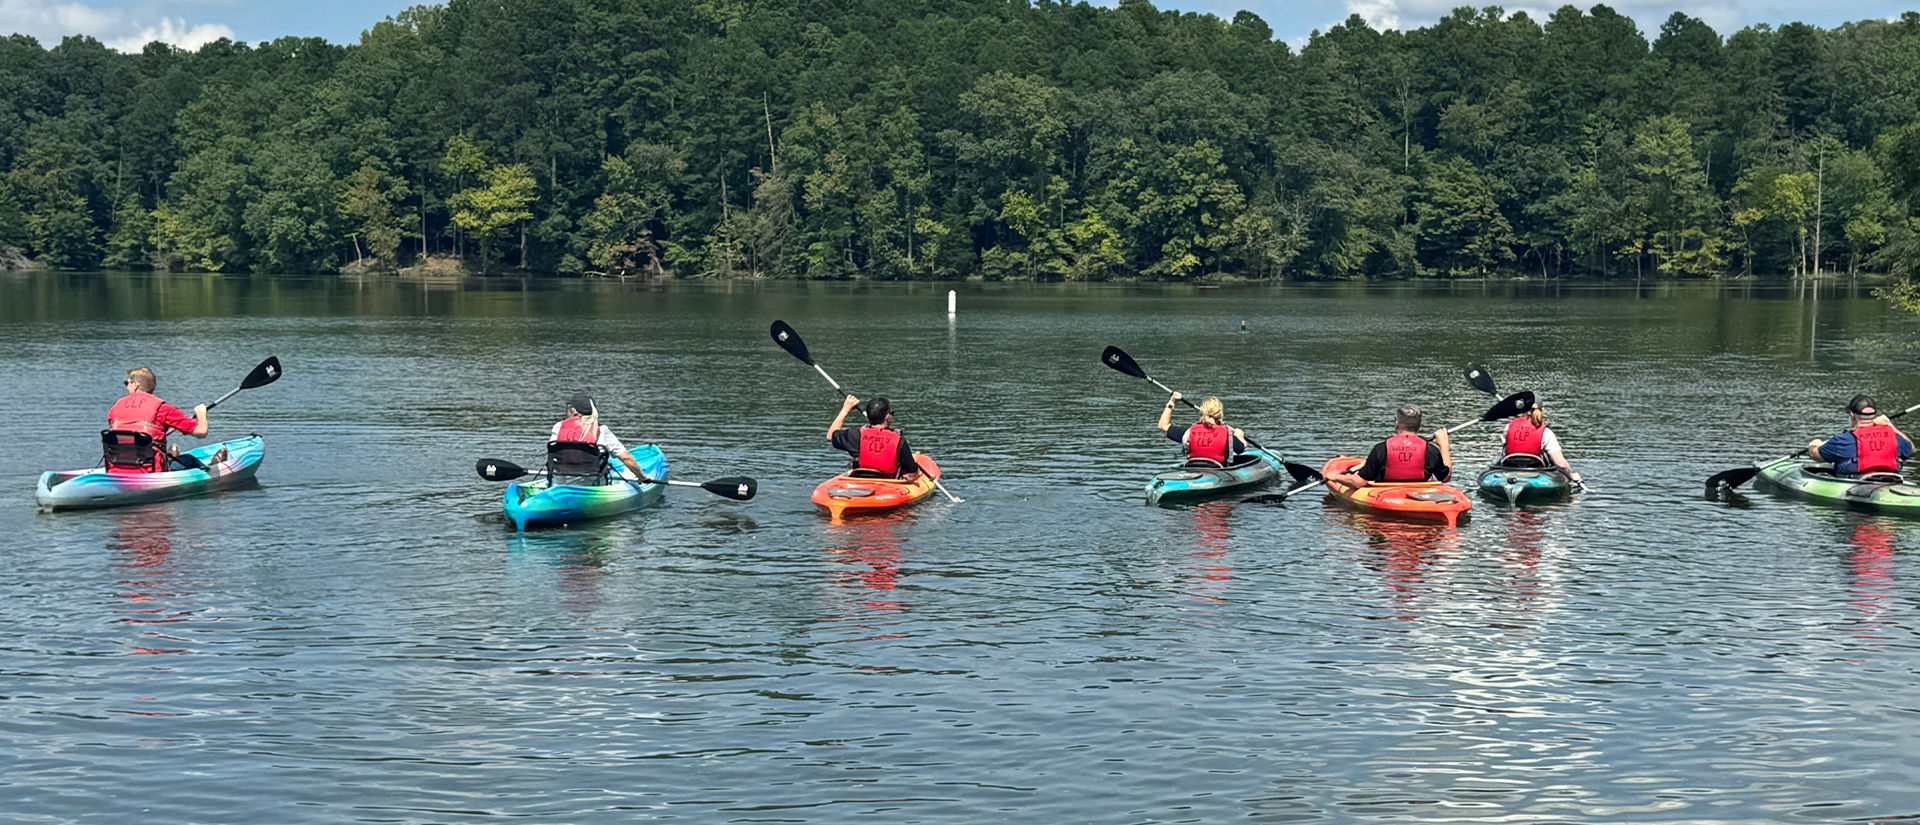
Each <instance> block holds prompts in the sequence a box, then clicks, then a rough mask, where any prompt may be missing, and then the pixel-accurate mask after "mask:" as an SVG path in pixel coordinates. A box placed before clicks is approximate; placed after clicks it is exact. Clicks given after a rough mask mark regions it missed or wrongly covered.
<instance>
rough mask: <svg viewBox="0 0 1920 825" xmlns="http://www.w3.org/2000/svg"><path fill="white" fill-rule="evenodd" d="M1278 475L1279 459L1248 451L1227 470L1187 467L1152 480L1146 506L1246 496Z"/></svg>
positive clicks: (1183, 466) (1176, 469)
mask: <svg viewBox="0 0 1920 825" xmlns="http://www.w3.org/2000/svg"><path fill="white" fill-rule="evenodd" d="M1279 475H1280V457H1279V456H1277V455H1273V454H1271V453H1267V452H1265V451H1263V450H1248V451H1246V452H1244V453H1241V454H1240V456H1239V457H1238V458H1236V459H1235V460H1234V463H1233V464H1231V465H1228V466H1226V467H1217V466H1204V467H1202V466H1193V465H1192V464H1191V463H1190V464H1186V465H1182V466H1180V467H1177V468H1175V469H1172V470H1168V471H1166V472H1164V473H1161V474H1159V475H1156V476H1154V477H1153V480H1151V481H1148V482H1147V504H1148V506H1152V505H1155V504H1177V503H1182V502H1189V501H1199V500H1201V499H1207V498H1213V497H1215V496H1221V495H1227V494H1230V493H1239V492H1245V491H1247V490H1251V489H1253V488H1255V487H1260V486H1262V485H1265V484H1267V483H1268V482H1271V481H1273V480H1274V478H1276V477H1278V476H1279Z"/></svg>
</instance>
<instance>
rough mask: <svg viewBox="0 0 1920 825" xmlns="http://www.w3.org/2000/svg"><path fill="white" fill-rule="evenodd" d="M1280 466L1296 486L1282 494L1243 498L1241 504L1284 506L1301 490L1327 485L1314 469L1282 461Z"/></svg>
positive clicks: (1324, 479)
mask: <svg viewBox="0 0 1920 825" xmlns="http://www.w3.org/2000/svg"><path fill="white" fill-rule="evenodd" d="M1281 466H1283V467H1286V468H1287V474H1288V475H1291V476H1293V480H1294V483H1295V484H1296V485H1298V486H1296V487H1294V488H1293V489H1291V490H1288V491H1286V492H1284V493H1268V494H1266V495H1263V496H1252V497H1250V498H1243V499H1241V500H1240V501H1241V503H1243V504H1284V503H1286V501H1287V499H1288V498H1290V497H1292V496H1293V494H1295V493H1298V492H1300V491H1301V490H1306V489H1310V488H1313V487H1318V486H1320V485H1322V484H1325V483H1327V480H1326V478H1325V477H1323V476H1321V475H1320V471H1319V470H1315V469H1314V468H1312V467H1308V466H1307V465H1305V464H1295V463H1293V462H1291V461H1283V462H1281Z"/></svg>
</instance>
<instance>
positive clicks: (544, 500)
mask: <svg viewBox="0 0 1920 825" xmlns="http://www.w3.org/2000/svg"><path fill="white" fill-rule="evenodd" d="M630 452H632V454H633V460H634V461H635V462H636V463H638V464H639V465H640V469H641V471H642V472H644V473H645V474H646V476H647V478H649V479H652V480H653V481H654V482H665V481H666V480H667V457H666V456H664V455H662V454H661V453H660V448H659V447H658V446H657V445H653V444H647V445H645V446H641V447H636V448H634V449H633V450H631V451H630ZM614 466H615V469H616V470H617V471H618V472H617V473H616V474H615V475H616V476H617V477H618V478H620V479H624V480H620V481H615V482H613V483H612V484H604V485H584V484H558V485H549V484H548V483H547V481H546V480H545V479H538V480H534V481H528V482H523V483H514V484H509V485H507V491H506V493H505V495H504V496H503V497H502V499H501V508H502V509H503V510H504V511H505V512H506V514H507V520H508V521H510V522H512V523H513V526H514V528H515V529H517V530H522V531H524V530H527V529H530V528H534V527H558V526H562V525H568V524H578V523H580V522H583V521H593V520H595V519H603V518H611V517H613V516H617V515H620V514H622V513H626V512H631V511H633V510H636V509H639V508H641V507H645V506H647V505H649V504H652V503H654V502H657V501H659V500H660V499H661V498H662V497H663V496H664V494H665V493H666V489H667V485H666V484H664V483H647V484H642V483H640V482H638V481H637V480H634V479H633V478H632V477H631V476H629V475H627V473H628V470H627V469H626V465H624V464H619V463H617V462H616V464H615V465H614Z"/></svg>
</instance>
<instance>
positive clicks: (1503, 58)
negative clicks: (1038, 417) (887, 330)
mask: <svg viewBox="0 0 1920 825" xmlns="http://www.w3.org/2000/svg"><path fill="white" fill-rule="evenodd" d="M0 170H4V175H5V176H4V179H3V180H0V248H5V247H13V248H14V250H13V251H11V252H10V253H9V254H8V257H11V258H13V259H15V261H16V263H17V262H19V261H22V260H30V261H32V262H34V263H36V264H38V265H42V266H48V267H54V268H62V269H88V268H98V267H107V268H150V267H158V268H165V269H173V270H206V271H246V270H256V271H271V272H319V271H336V270H340V269H342V268H346V269H349V270H353V269H375V270H378V269H385V268H390V267H393V266H400V265H407V264H412V263H417V262H420V261H423V260H434V261H439V262H440V263H442V264H443V265H444V264H446V263H447V262H448V261H455V262H465V263H466V264H467V265H470V266H475V267H484V268H487V269H489V270H491V271H502V270H510V269H515V268H527V269H530V270H533V271H538V272H562V273H579V272H587V273H607V274H621V275H627V274H662V275H664V274H672V275H680V276H699V275H708V276H720V277H756V276H758V277H783V278H848V277H872V278H952V277H965V276H979V277H985V278H1034V279H1042V280H1054V279H1068V280H1081V279H1111V278H1154V279H1187V278H1194V277H1199V276H1204V275H1210V274H1216V273H1219V274H1226V275H1234V276H1241V277H1250V278H1274V277H1288V278H1363V277H1364V278H1396V277H1416V276H1418V277H1479V276H1483V275H1489V274H1501V275H1522V276H1530V277H1563V276H1592V277H1613V278H1619V277H1639V276H1655V275H1664V276H1680V277H1726V276H1737V275H1746V274H1752V275H1782V274H1808V273H1833V272H1853V271H1875V272H1889V273H1892V274H1894V275H1897V276H1901V277H1911V276H1912V275H1913V274H1915V273H1916V271H1920V219H1916V216H1920V14H1915V13H1913V12H1908V13H1907V14H1905V15H1904V16H1903V17H1901V18H1900V19H1899V20H1897V21H1883V20H1868V21H1862V22H1858V23H1851V24H1847V25H1844V26H1841V27H1839V28H1837V29H1831V30H1828V29H1822V28H1819V27H1815V26H1809V25H1804V24H1799V23H1792V24H1787V25H1783V26H1780V27H1779V28H1777V29H1776V28H1772V27H1770V26H1765V25H1758V26H1752V27H1749V28H1745V29H1742V30H1740V31H1738V32H1734V33H1733V34H1731V35H1730V36H1726V37H1723V36H1722V35H1721V34H1719V33H1717V32H1715V31H1714V30H1713V29H1711V28H1710V27H1708V26H1707V25H1706V24H1705V23H1702V22H1701V21H1699V20H1696V19H1693V18H1690V17H1687V16H1685V15H1682V14H1678V13H1676V14H1674V15H1673V16H1672V17H1671V18H1669V19H1668V20H1667V22H1666V23H1665V24H1664V25H1662V26H1661V27H1660V31H1659V32H1657V33H1655V34H1653V35H1652V36H1651V39H1650V38H1649V35H1648V34H1646V33H1643V32H1641V31H1640V29H1639V27H1638V26H1636V25H1635V24H1634V22H1633V21H1632V20H1631V19H1629V18H1627V17H1624V16H1622V15H1620V14H1618V13H1616V12H1614V11H1613V10H1611V9H1609V8H1608V7H1606V6H1594V7H1593V8H1592V9H1591V10H1588V11H1584V12H1583V11H1581V10H1579V9H1577V8H1574V7H1572V6H1567V7H1563V8H1561V9H1560V10H1559V11H1557V12H1554V13H1553V15H1552V16H1551V17H1549V18H1548V19H1546V20H1544V21H1541V20H1535V19H1533V18H1531V17H1529V16H1528V15H1526V14H1523V13H1514V14H1507V13H1505V12H1503V11H1502V10H1500V9H1498V8H1491V7H1489V8H1486V9H1479V10H1476V9H1471V8H1461V9H1459V10H1457V11H1455V12H1454V13H1453V14H1452V15H1450V16H1448V17H1446V18H1444V19H1442V20H1440V21H1439V22H1438V23H1435V24H1434V25H1432V26H1429V27H1426V28H1422V29H1417V30H1412V31H1404V32H1402V31H1377V30H1374V29H1372V28H1370V27H1369V26H1368V25H1367V24H1366V23H1365V22H1364V21H1362V20H1361V19H1360V18H1358V17H1354V18H1351V19H1349V20H1348V21H1346V22H1345V23H1343V24H1341V25H1338V26H1335V27H1333V28H1332V29H1330V30H1328V31H1325V32H1317V33H1315V34H1314V36H1313V37H1312V38H1310V40H1309V41H1308V42H1307V43H1306V45H1305V46H1304V47H1302V48H1299V49H1298V50H1296V49H1294V48H1293V47H1291V46H1289V45H1288V44H1287V43H1285V42H1283V41H1276V40H1275V39H1274V36H1273V32H1272V31H1271V29H1270V28H1269V27H1268V26H1267V24H1266V23H1265V22H1263V21H1262V20H1261V19H1260V18H1259V17H1257V16H1255V15H1253V14H1251V13H1247V12H1241V13H1240V14H1238V15H1236V16H1235V17H1234V18H1233V19H1232V20H1231V21H1226V20H1221V19H1220V18H1218V17H1214V16H1212V15H1204V14H1190V13H1178V12H1169V11H1161V10H1157V9H1155V8H1154V7H1153V6H1151V5H1150V4H1149V3H1147V2H1146V0H1121V2H1120V3H1119V5H1118V6H1117V7H1116V8H1111V9H1107V8H1098V7H1093V6H1089V5H1086V4H1084V3H1079V4H1064V3H1054V2H1046V0H1040V1H1039V2H1027V1H1026V0H452V2H449V3H447V4H446V5H444V6H440V5H430V6H420V7H416V8H413V9H410V10H408V11H406V12H404V13H402V14H400V15H398V16H396V17H394V18H392V19H389V20H386V21H383V22H380V23H378V24H376V25H374V26H373V27H372V28H371V29H369V30H367V31H366V32H364V33H363V35H362V36H361V39H360V42H359V43H357V44H354V45H348V46H342V45H334V44H330V43H327V42H325V41H322V40H317V39H303V38H283V39H280V40H275V41H272V42H267V43H261V44H258V45H247V44H245V43H235V42H230V41H225V40H222V41H218V42H215V43H211V44H208V45H206V46H204V47H202V48H200V49H199V50H197V51H192V52H188V51H183V50H179V49H175V48H172V47H169V46H167V45H165V44H161V43H154V44H150V45H148V46H147V48H146V49H145V50H144V51H142V52H141V53H139V54H121V53H118V52H114V51H112V50H109V49H107V48H106V47H104V46H102V45H101V44H100V43H99V42H98V41H95V40H93V39H90V38H80V37H75V38H68V39H66V40H64V41H63V42H61V43H59V44H58V45H55V46H53V47H52V48H46V47H44V46H43V45H42V44H40V43H38V42H36V41H34V40H33V39H32V38H29V37H25V36H21V35H14V36H12V37H10V38H8V39H5V40H0ZM455 265H458V264H457V263H456V264H455Z"/></svg>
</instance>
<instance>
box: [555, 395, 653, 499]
mask: <svg viewBox="0 0 1920 825" xmlns="http://www.w3.org/2000/svg"><path fill="white" fill-rule="evenodd" d="M578 444H591V445H594V446H596V447H598V448H599V450H597V451H595V452H596V454H598V453H604V455H605V456H610V457H613V458H617V459H619V460H620V463H621V464H625V465H627V469H629V470H632V471H633V477H634V478H636V479H643V478H646V477H647V475H646V473H643V472H641V471H640V463H639V462H637V461H634V460H633V454H632V453H629V452H627V447H626V445H625V444H621V443H620V438H619V437H618V436H616V435H614V434H613V431H612V430H609V429H607V428H606V427H602V426H600V408H599V407H596V406H594V403H593V397H592V396H589V395H586V394H585V393H580V394H577V395H575V396H573V397H572V398H569V399H567V417H566V418H565V419H564V420H562V421H561V422H560V423H558V424H555V425H553V436H552V438H551V439H549V441H548V443H547V466H548V469H549V470H552V471H553V472H555V473H556V474H558V475H584V474H582V473H576V472H572V470H577V469H578V468H577V467H558V466H557V465H556V458H558V460H559V463H560V464H571V463H577V461H578V458H579V457H576V456H564V455H561V454H560V452H558V451H564V450H567V449H568V448H567V447H566V446H564V445H578ZM575 449H577V448H575ZM599 460H602V461H604V458H600V459H599Z"/></svg>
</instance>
